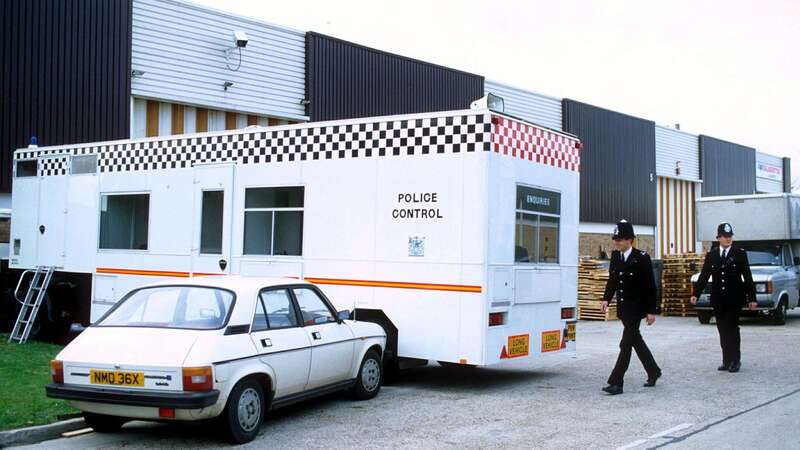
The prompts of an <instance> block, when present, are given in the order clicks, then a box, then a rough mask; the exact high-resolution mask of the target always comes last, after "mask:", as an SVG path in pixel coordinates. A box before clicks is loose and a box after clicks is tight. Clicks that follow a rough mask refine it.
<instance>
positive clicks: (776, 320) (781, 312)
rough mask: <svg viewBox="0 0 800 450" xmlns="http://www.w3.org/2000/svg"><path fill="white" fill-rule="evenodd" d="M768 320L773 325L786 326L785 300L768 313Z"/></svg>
mask: <svg viewBox="0 0 800 450" xmlns="http://www.w3.org/2000/svg"><path fill="white" fill-rule="evenodd" d="M770 318H771V319H772V323H773V324H775V325H786V299H785V298H782V299H781V301H780V302H778V306H776V307H775V309H773V310H772V311H771V312H770Z"/></svg>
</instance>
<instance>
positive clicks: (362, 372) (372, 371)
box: [351, 350, 383, 400]
mask: <svg viewBox="0 0 800 450" xmlns="http://www.w3.org/2000/svg"><path fill="white" fill-rule="evenodd" d="M382 383H383V363H382V361H381V355H380V354H379V353H378V352H376V351H375V350H369V351H368V352H367V354H366V355H364V359H362V360H361V367H360V368H359V369H358V376H357V377H356V384H355V386H353V388H352V389H351V394H352V396H353V398H354V399H356V400H369V399H371V398H374V397H375V396H376V395H378V392H380V390H381V384H382Z"/></svg>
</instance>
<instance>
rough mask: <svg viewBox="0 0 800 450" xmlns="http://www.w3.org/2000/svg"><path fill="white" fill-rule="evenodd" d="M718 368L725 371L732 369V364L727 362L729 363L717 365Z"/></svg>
mask: <svg viewBox="0 0 800 450" xmlns="http://www.w3.org/2000/svg"><path fill="white" fill-rule="evenodd" d="M717 370H719V371H720V372H725V371H728V370H731V365H730V364H727V363H726V364H723V365H721V366H719V367H717Z"/></svg>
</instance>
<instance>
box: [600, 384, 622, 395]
mask: <svg viewBox="0 0 800 450" xmlns="http://www.w3.org/2000/svg"><path fill="white" fill-rule="evenodd" d="M603 392H608V393H609V394H610V395H619V394H622V386H619V385H616V384H609V385H608V386H606V387H604V388H603Z"/></svg>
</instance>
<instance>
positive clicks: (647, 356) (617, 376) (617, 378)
mask: <svg viewBox="0 0 800 450" xmlns="http://www.w3.org/2000/svg"><path fill="white" fill-rule="evenodd" d="M641 323H642V319H641V318H635V319H634V318H625V317H623V318H622V325H623V326H624V327H625V328H624V330H623V331H622V339H621V340H620V341H619V356H618V357H617V363H616V364H615V365H614V370H612V371H611V375H610V376H609V377H608V384H613V385H618V386H622V384H623V379H624V378H625V372H626V371H627V370H628V366H629V365H630V362H631V349H633V350H636V355H637V356H638V357H639V360H640V361H641V362H642V365H643V366H644V370H645V371H646V372H647V376H648V377H649V378H652V377H655V376H657V375H660V374H661V369H660V368H659V367H658V364H656V360H655V358H653V354H652V353H650V349H649V348H647V344H645V343H644V339H643V338H642V333H640V332H639V325H640V324H641Z"/></svg>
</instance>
